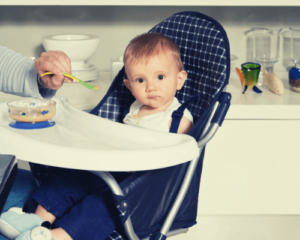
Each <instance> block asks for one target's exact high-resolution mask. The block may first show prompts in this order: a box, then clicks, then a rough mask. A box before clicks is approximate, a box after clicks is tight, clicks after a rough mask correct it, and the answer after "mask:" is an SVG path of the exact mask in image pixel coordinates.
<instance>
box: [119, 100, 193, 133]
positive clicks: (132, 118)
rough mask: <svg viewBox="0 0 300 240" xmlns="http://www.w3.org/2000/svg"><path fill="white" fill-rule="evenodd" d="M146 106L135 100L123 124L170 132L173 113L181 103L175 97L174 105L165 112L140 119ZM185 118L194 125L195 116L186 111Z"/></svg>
mask: <svg viewBox="0 0 300 240" xmlns="http://www.w3.org/2000/svg"><path fill="white" fill-rule="evenodd" d="M142 106H144V105H143V104H141V103H140V102H139V101H137V100H135V102H134V103H132V104H131V106H130V109H129V113H127V114H126V116H125V118H124V119H123V122H124V123H125V124H130V125H134V126H138V127H143V128H148V129H152V130H157V131H163V132H169V131H170V129H169V121H170V120H171V119H172V113H173V112H174V111H175V110H177V109H178V108H179V107H180V106H181V103H180V102H179V101H178V100H177V98H176V97H174V99H173V102H172V104H171V105H170V106H169V107H168V108H167V110H166V111H164V112H159V113H155V114H151V115H147V116H144V117H138V112H139V110H140V108H141V107H142ZM183 116H185V117H186V118H187V119H188V120H190V121H191V123H192V124H193V116H192V114H191V113H190V111H189V110H188V109H185V111H184V113H183Z"/></svg>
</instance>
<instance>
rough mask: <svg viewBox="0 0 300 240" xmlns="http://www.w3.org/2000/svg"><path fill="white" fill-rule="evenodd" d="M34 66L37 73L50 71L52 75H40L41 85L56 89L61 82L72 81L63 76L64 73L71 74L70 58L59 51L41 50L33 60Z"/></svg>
mask: <svg viewBox="0 0 300 240" xmlns="http://www.w3.org/2000/svg"><path fill="white" fill-rule="evenodd" d="M35 68H36V70H37V72H38V74H39V75H42V74H43V73H45V72H52V73H53V75H45V76H43V77H41V81H42V84H43V86H45V87H47V88H51V89H58V88H60V87H61V86H62V84H63V82H64V81H66V82H68V83H71V82H73V80H72V79H70V78H68V77H65V76H64V75H63V74H64V73H70V74H71V60H70V58H69V57H68V56H67V55H66V54H65V53H64V52H61V51H49V52H43V53H42V54H41V56H40V57H39V58H38V59H37V60H36V61H35Z"/></svg>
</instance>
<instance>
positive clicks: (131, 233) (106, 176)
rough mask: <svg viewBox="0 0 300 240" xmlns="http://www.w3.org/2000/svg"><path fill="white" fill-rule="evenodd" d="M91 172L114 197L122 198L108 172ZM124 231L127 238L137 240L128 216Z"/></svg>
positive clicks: (119, 190) (121, 192)
mask: <svg viewBox="0 0 300 240" xmlns="http://www.w3.org/2000/svg"><path fill="white" fill-rule="evenodd" d="M91 172H92V173H94V174H96V175H97V176H99V177H101V178H102V179H103V180H104V181H105V182H106V184H107V185H108V186H109V188H110V189H111V191H112V192H113V193H114V194H115V195H119V196H124V194H123V191H122V189H121V188H120V186H119V184H118V182H117V181H116V180H115V178H114V177H113V176H112V175H111V174H110V173H109V172H101V171H91ZM124 229H125V232H126V235H127V237H128V238H129V239H130V240H139V238H138V237H137V235H136V234H135V232H134V230H133V226H132V222H131V219H130V216H128V218H127V220H126V222H125V223H124Z"/></svg>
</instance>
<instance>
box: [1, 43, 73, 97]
mask: <svg viewBox="0 0 300 240" xmlns="http://www.w3.org/2000/svg"><path fill="white" fill-rule="evenodd" d="M52 53H53V52H52ZM52 53H49V54H44V56H41V57H40V58H39V59H38V60H36V64H35V62H34V61H32V60H30V59H29V58H28V57H25V56H23V55H21V54H19V53H16V52H14V51H12V50H11V49H8V48H6V47H2V46H0V91H2V92H5V93H10V94H15V95H19V96H22V97H38V98H52V97H53V96H54V95H55V93H56V90H55V89H57V88H59V87H60V86H61V85H62V83H63V81H64V80H65V78H64V76H63V75H62V73H63V71H66V72H70V71H71V67H70V66H71V64H70V62H69V63H68V64H65V65H67V66H69V68H68V67H64V68H63V69H61V66H57V65H58V64H57V62H59V59H58V60H57V57H53V56H52V57H50V58H49V55H51V54H52ZM45 55H46V56H45ZM52 55H53V54H52ZM56 55H57V54H56ZM61 55H62V54H61V53H60V54H59V56H61ZM64 55H65V54H64ZM65 56H66V55H65ZM41 59H42V60H41ZM49 61H50V63H49ZM51 61H52V62H51ZM37 64H38V65H37ZM36 67H37V68H36ZM46 67H48V69H47V68H46ZM56 68H59V70H61V75H54V76H48V77H47V78H42V79H41V83H42V85H43V86H44V87H43V86H39V85H38V81H37V77H38V71H39V72H46V71H52V70H53V71H54V72H57V71H58V70H57V69H56ZM67 68H68V69H67ZM46 69H47V70H46ZM67 81H69V82H70V79H68V80H67ZM51 88H53V89H51Z"/></svg>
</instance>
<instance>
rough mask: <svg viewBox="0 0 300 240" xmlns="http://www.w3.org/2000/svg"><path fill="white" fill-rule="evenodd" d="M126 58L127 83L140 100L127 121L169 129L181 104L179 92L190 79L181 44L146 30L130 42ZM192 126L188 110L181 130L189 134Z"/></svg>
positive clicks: (181, 124) (143, 125) (149, 127)
mask: <svg viewBox="0 0 300 240" xmlns="http://www.w3.org/2000/svg"><path fill="white" fill-rule="evenodd" d="M123 59H124V65H125V72H126V75H127V79H124V84H125V86H126V87H127V88H128V89H129V90H130V91H131V93H132V95H133V96H134V97H135V99H136V101H135V102H134V103H133V104H132V105H131V107H130V111H129V113H128V114H127V115H126V116H125V118H124V120H123V121H124V123H125V124H132V125H136V126H140V127H144V128H148V129H153V130H158V131H166V132H169V129H170V126H171V122H172V117H171V116H172V113H173V111H174V110H177V109H178V107H179V106H180V105H181V104H180V103H179V102H178V100H177V98H176V97H175V94H176V91H177V90H180V89H181V88H182V86H183V84H184V82H185V80H186V78H187V73H186V71H184V68H183V64H182V62H181V59H180V52H179V49H178V47H177V45H176V44H175V43H174V41H173V40H172V39H171V38H169V37H167V36H165V35H163V34H160V33H146V34H143V35H140V36H137V37H136V38H134V39H133V40H132V41H131V42H130V43H129V45H128V46H127V48H126V50H125V53H124V57H123ZM192 125H193V117H192V115H191V113H190V112H189V111H188V110H185V112H184V116H183V117H182V119H181V122H180V125H179V128H178V133H187V132H188V130H189V129H190V128H191V127H192Z"/></svg>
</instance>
